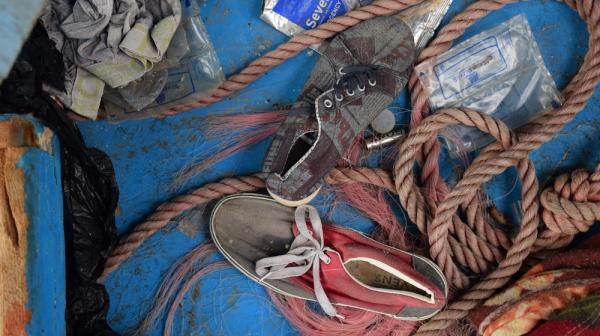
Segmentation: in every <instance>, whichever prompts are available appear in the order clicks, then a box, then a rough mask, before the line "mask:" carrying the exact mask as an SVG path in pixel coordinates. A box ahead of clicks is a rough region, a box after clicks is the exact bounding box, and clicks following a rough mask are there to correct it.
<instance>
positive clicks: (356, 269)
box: [345, 260, 431, 298]
mask: <svg viewBox="0 0 600 336" xmlns="http://www.w3.org/2000/svg"><path fill="white" fill-rule="evenodd" d="M345 266H346V269H347V270H348V273H350V274H351V275H352V276H353V277H354V279H356V280H358V281H360V282H361V283H363V284H365V285H367V286H369V287H374V288H378V289H382V290H393V291H403V292H410V293H414V294H417V295H420V296H423V297H425V298H430V297H431V296H430V294H429V293H427V292H425V291H424V290H422V289H420V288H417V287H416V286H414V285H412V284H410V283H408V282H406V281H404V280H402V279H401V278H399V277H397V276H395V275H393V274H392V273H389V272H387V271H385V270H383V269H381V268H379V267H377V266H375V265H373V264H371V263H368V262H366V261H362V260H350V261H348V262H347V263H345Z"/></svg>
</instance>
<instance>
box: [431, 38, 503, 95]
mask: <svg viewBox="0 0 600 336" xmlns="http://www.w3.org/2000/svg"><path fill="white" fill-rule="evenodd" d="M507 68H508V66H507V64H506V60H505V58H504V55H502V51H501V49H500V46H499V45H498V40H497V39H496V37H494V36H492V37H489V38H487V39H485V40H483V41H481V42H479V43H477V44H475V45H473V46H472V47H470V48H467V49H465V50H464V51H462V52H461V53H459V54H457V55H454V56H453V57H451V58H449V59H448V60H446V61H444V62H442V63H440V64H438V65H436V66H434V67H433V71H434V73H435V75H436V77H437V80H438V82H439V85H440V87H441V89H442V94H443V96H444V98H445V99H448V98H451V97H453V96H455V95H457V94H460V93H461V92H462V91H464V90H466V89H468V88H470V87H472V86H473V85H476V84H478V83H481V82H483V81H486V80H488V79H491V78H492V77H494V76H496V75H498V74H500V73H502V72H503V71H505V70H507ZM456 83H459V84H460V85H458V87H457V85H456ZM457 88H460V90H457Z"/></svg>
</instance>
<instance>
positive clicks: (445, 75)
mask: <svg viewBox="0 0 600 336" xmlns="http://www.w3.org/2000/svg"><path fill="white" fill-rule="evenodd" d="M415 71H416V73H417V75H418V77H419V79H420V81H421V83H422V84H423V87H424V89H425V91H426V92H427V94H428V96H429V105H430V107H431V109H432V110H433V111H435V110H439V109H442V108H450V107H456V108H469V109H472V110H476V111H479V112H484V113H487V114H490V115H491V116H493V117H495V118H498V119H500V120H502V121H503V122H504V123H506V124H507V125H508V127H510V128H511V129H515V128H518V127H520V126H522V125H524V124H526V123H527V122H529V121H530V120H532V119H534V118H535V117H536V116H538V115H540V114H541V113H542V112H544V110H546V109H547V108H549V107H556V106H559V105H560V104H562V102H563V98H562V96H561V95H560V92H559V91H558V89H557V88H556V84H555V83H554V80H553V79H552V76H551V75H550V73H549V72H548V70H547V69H546V66H545V64H544V60H543V59H542V55H541V53H540V50H539V48H538V45H537V42H536V41H535V38H534V37H533V34H532V32H531V28H530V26H529V23H528V22H527V18H526V17H525V15H517V16H515V17H513V18H512V19H510V20H508V21H506V22H504V23H502V24H500V25H499V26H497V27H495V28H493V29H491V30H488V31H485V32H483V33H480V34H478V35H476V36H474V37H472V38H470V39H468V40H466V41H465V42H463V43H460V44H458V45H456V46H454V47H452V48H451V49H450V50H448V51H447V52H445V53H443V54H442V55H440V56H438V57H437V58H433V59H430V60H428V61H426V62H423V63H421V64H419V65H418V66H416V67H415ZM441 135H442V136H443V138H444V140H445V142H446V144H447V145H448V148H449V150H450V152H451V153H452V154H455V155H459V154H461V153H465V152H469V151H473V150H477V149H480V148H482V147H483V146H485V145H487V144H489V143H490V142H492V141H493V139H492V138H491V137H490V136H488V135H486V134H484V133H482V132H480V131H478V130H477V129H475V128H472V127H465V126H455V127H451V128H448V129H446V130H444V131H443V133H442V134H441Z"/></svg>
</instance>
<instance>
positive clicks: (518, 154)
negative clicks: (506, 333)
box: [413, 0, 600, 335]
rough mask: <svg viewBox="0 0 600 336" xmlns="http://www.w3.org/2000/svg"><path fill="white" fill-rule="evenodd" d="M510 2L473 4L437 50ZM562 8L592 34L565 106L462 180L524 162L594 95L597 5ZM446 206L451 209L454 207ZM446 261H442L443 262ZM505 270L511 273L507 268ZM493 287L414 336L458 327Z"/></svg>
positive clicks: (477, 289)
mask: <svg viewBox="0 0 600 336" xmlns="http://www.w3.org/2000/svg"><path fill="white" fill-rule="evenodd" d="M511 2H515V1H479V2H477V3H475V4H473V5H472V6H470V7H469V8H467V10H466V11H465V12H464V13H463V14H461V15H459V16H457V17H456V18H455V20H454V21H453V22H452V23H451V24H450V25H448V26H447V27H446V28H444V29H443V30H442V33H441V34H440V35H439V36H438V38H437V39H436V40H437V41H438V44H437V46H439V47H440V48H439V50H444V48H447V45H445V43H448V42H449V41H452V40H454V39H455V38H457V37H458V36H460V35H461V34H462V33H463V32H464V29H466V28H467V27H469V26H470V25H471V24H473V23H474V22H475V21H476V20H477V19H478V18H480V17H483V16H485V15H487V13H488V12H489V11H491V10H494V9H498V8H499V7H501V6H502V5H504V4H506V3H511ZM565 3H567V4H568V5H569V6H571V7H572V8H574V9H576V10H577V11H578V13H579V14H580V15H581V16H582V18H583V19H584V20H585V21H586V22H587V24H588V30H589V32H590V41H589V51H588V54H587V56H586V57H585V59H584V64H583V65H582V67H581V69H580V71H579V73H578V74H577V75H576V76H575V77H574V78H573V80H572V81H571V83H570V84H569V85H568V86H567V88H566V89H565V90H564V92H563V93H564V94H565V97H566V98H567V100H566V103H565V104H564V105H563V106H562V107H561V108H558V109H554V110H550V111H548V112H546V113H545V114H544V115H543V116H542V117H540V118H538V119H537V120H535V121H533V122H532V123H531V124H529V125H527V126H526V127H524V128H523V129H522V130H521V131H520V132H519V142H517V143H515V144H513V145H511V146H510V148H508V149H506V150H504V151H501V152H498V154H497V155H496V156H494V157H493V158H490V159H489V160H485V161H483V160H481V161H479V162H477V164H473V165H472V166H471V167H470V168H469V170H468V172H467V173H465V176H464V177H463V179H476V180H479V181H480V183H483V182H486V181H488V180H489V179H490V178H491V177H492V176H493V175H495V174H499V173H501V172H503V171H504V170H505V169H506V168H508V167H509V166H511V165H514V164H517V163H518V162H520V161H521V160H524V159H525V158H526V157H527V155H528V154H529V152H530V151H532V150H534V149H536V148H538V147H539V146H540V145H541V144H543V143H544V142H546V141H548V140H550V139H551V138H552V136H554V134H556V132H558V131H559V130H560V129H561V128H562V127H563V126H564V125H565V124H566V123H568V122H569V121H571V120H572V118H573V117H574V116H575V114H576V113H577V112H579V111H580V110H582V109H583V108H584V107H585V105H586V103H587V101H588V100H589V98H590V97H591V95H592V94H593V92H594V89H595V87H596V85H597V83H598V81H599V80H600V57H599V55H600V24H599V23H600V4H599V3H598V1H593V0H577V1H575V0H567V1H565ZM448 27H450V28H448ZM435 47H436V46H433V48H435ZM432 50H434V49H432ZM434 51H435V52H431V51H429V52H430V53H431V55H432V56H431V57H434V56H435V55H437V54H436V52H438V51H436V50H434ZM417 119H418V118H417ZM425 155H427V153H425ZM435 160H437V158H432V161H435ZM434 180H435V179H434ZM472 182H474V181H472ZM524 189H525V188H524ZM523 196H524V197H531V198H533V197H535V196H534V195H531V194H527V193H524V195H523ZM454 201H456V200H454ZM524 201H525V200H524ZM450 205H452V206H454V204H450ZM413 207H417V206H413ZM421 207H422V206H421ZM524 222H526V218H524ZM434 224H436V225H435V226H434V225H432V228H431V229H430V230H431V232H435V233H434V234H433V235H434V236H433V237H430V242H431V241H433V242H434V243H436V244H443V242H442V243H437V242H438V241H441V239H442V238H443V237H444V235H443V233H442V232H443V228H444V226H443V225H440V220H438V221H437V222H435V223H434ZM525 233H526V232H525V230H524V229H523V228H522V229H521V232H520V233H519V235H517V237H516V238H515V245H516V241H517V240H518V239H519V238H526V237H525V236H526V234H525ZM541 238H542V240H540V241H541V242H542V244H547V247H550V246H552V247H554V246H556V245H557V241H556V240H553V239H547V238H549V237H548V234H547V231H546V232H544V233H543V234H542V237H541ZM550 238H551V237H550ZM529 242H530V240H529V239H525V241H524V243H526V244H524V245H522V246H518V247H519V249H520V250H522V252H521V254H517V255H514V256H513V258H514V257H517V258H518V259H521V260H522V258H524V257H525V256H526V255H527V254H528V253H529V251H530V248H531V246H527V245H528V244H529ZM564 242H568V239H567V240H565V239H563V240H562V241H561V242H558V243H559V244H560V243H564ZM522 244H523V243H522ZM536 245H538V244H536ZM513 247H514V245H513ZM542 247H544V246H542ZM442 252H443V251H442ZM507 258H508V256H507ZM444 261H446V260H445V259H444ZM500 268H501V267H500V266H499V268H498V269H500ZM515 268H516V265H514V266H513V268H512V269H515ZM507 270H509V271H510V270H511V269H507ZM515 271H516V270H515ZM490 275H492V274H490ZM488 278H489V276H488ZM499 283H501V282H499ZM497 284H498V282H488V281H485V280H484V281H482V282H480V283H479V284H477V285H476V286H474V287H473V288H472V289H471V291H469V292H468V293H467V294H466V295H465V296H463V297H462V298H461V299H460V300H458V301H456V302H454V303H453V304H451V305H450V306H449V307H448V309H447V310H446V311H445V312H443V313H441V314H438V315H436V316H435V317H434V318H433V319H432V320H431V321H430V322H428V323H427V324H425V325H423V326H422V327H421V328H420V329H419V332H418V335H433V334H437V333H439V332H441V331H442V330H444V329H445V328H447V327H448V326H450V325H451V324H452V323H454V322H456V320H457V319H460V318H463V317H465V316H466V315H467V313H468V311H470V310H471V309H473V308H474V307H476V306H477V305H478V304H479V303H480V302H481V300H483V299H485V298H487V297H489V295H491V294H492V293H493V291H494V290H495V289H496V288H498V287H497Z"/></svg>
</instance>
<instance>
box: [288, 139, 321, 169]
mask: <svg viewBox="0 0 600 336" xmlns="http://www.w3.org/2000/svg"><path fill="white" fill-rule="evenodd" d="M316 140H317V132H316V131H313V132H308V133H304V134H302V135H301V136H300V137H299V138H298V139H296V142H294V144H293V145H292V148H291V149H290V152H289V153H288V157H287V161H286V162H285V167H284V168H283V171H282V172H281V175H285V174H286V173H287V172H288V170H290V169H291V168H292V167H293V166H294V165H295V164H296V163H297V162H298V160H300V159H301V158H302V156H304V154H306V153H307V152H308V151H309V149H310V148H311V147H312V145H313V144H314V143H315V141H316Z"/></svg>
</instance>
